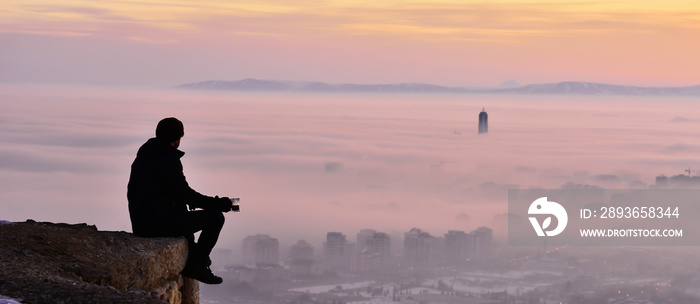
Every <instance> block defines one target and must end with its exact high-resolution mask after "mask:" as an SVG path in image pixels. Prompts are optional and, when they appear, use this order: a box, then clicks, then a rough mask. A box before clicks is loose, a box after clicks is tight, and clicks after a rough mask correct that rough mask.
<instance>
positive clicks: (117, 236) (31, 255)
mask: <svg viewBox="0 0 700 304" xmlns="http://www.w3.org/2000/svg"><path fill="white" fill-rule="evenodd" d="M0 244H2V245H0V295H2V296H6V297H11V298H15V299H18V300H20V301H21V302H22V303H27V304H28V303H164V302H165V303H184V304H192V303H198V302H199V285H198V283H197V281H194V280H191V279H186V278H182V277H181V276H180V271H181V270H182V268H184V266H185V262H186V260H187V241H186V240H185V239H184V238H139V237H135V236H134V235H133V234H130V233H126V232H112V231H98V230H97V228H96V227H95V226H89V225H87V224H76V225H69V224H54V223H38V222H35V221H32V220H28V221H27V222H24V223H11V222H7V221H0Z"/></svg>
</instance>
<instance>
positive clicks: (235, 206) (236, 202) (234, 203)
mask: <svg viewBox="0 0 700 304" xmlns="http://www.w3.org/2000/svg"><path fill="white" fill-rule="evenodd" d="M240 201H241V199H240V198H237V197H236V198H232V199H231V210H233V212H241V205H240Z"/></svg>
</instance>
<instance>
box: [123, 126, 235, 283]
mask: <svg viewBox="0 0 700 304" xmlns="http://www.w3.org/2000/svg"><path fill="white" fill-rule="evenodd" d="M184 135H185V132H184V126H183V125H182V122H181V121H179V120H178V119H177V118H174V117H170V118H165V119H163V120H161V121H160V122H159V123H158V126H157V127H156V137H154V138H151V139H149V140H148V141H147V142H146V143H145V144H143V145H142V146H141V148H140V149H139V151H138V153H137V154H136V159H135V160H134V163H133V164H132V165H131V176H130V178H129V185H128V192H127V198H128V199H129V215H130V217H131V227H132V229H133V230H134V234H135V235H136V236H140V237H176V236H184V237H185V238H186V239H187V242H188V245H189V256H188V258H187V265H186V266H185V269H184V270H182V275H183V276H185V277H189V278H193V279H196V280H198V281H200V282H202V283H206V284H220V283H221V282H222V281H223V280H222V279H221V278H220V277H218V276H216V275H214V274H213V273H212V272H211V269H210V268H209V266H211V259H210V258H209V254H210V253H211V250H212V249H213V248H214V245H215V244H216V241H217V240H218V238H219V233H220V232H221V228H222V227H223V226H224V215H223V212H229V211H231V209H232V208H233V204H232V202H231V200H230V199H229V198H227V197H222V198H219V197H218V196H216V197H211V196H206V195H202V194H200V193H199V192H197V191H195V190H193V189H192V188H190V186H189V184H187V181H186V180H185V175H184V174H183V172H182V163H181V162H180V158H181V157H182V156H183V155H184V154H185V153H184V152H182V151H180V150H178V149H177V148H178V147H179V146H180V139H181V138H182V137H183V136H184ZM188 206H189V209H190V210H188V208H187V207H188ZM197 208H200V209H203V210H196V211H195V209H197ZM197 231H202V233H201V234H200V236H199V239H198V240H197V242H196V243H195V241H194V233H195V232H197Z"/></svg>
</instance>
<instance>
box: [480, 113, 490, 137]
mask: <svg viewBox="0 0 700 304" xmlns="http://www.w3.org/2000/svg"><path fill="white" fill-rule="evenodd" d="M482 133H484V134H485V133H489V115H488V114H486V111H485V110H484V108H482V109H481V113H479V134H482Z"/></svg>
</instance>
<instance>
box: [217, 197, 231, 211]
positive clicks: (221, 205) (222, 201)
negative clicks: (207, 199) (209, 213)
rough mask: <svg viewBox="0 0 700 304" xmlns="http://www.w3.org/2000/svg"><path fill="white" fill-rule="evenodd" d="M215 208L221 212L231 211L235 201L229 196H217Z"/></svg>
mask: <svg viewBox="0 0 700 304" xmlns="http://www.w3.org/2000/svg"><path fill="white" fill-rule="evenodd" d="M215 198H216V200H215V201H214V208H216V210H219V211H221V212H229V211H231V209H232V208H233V202H231V199H230V198H228V197H218V196H217V197H215Z"/></svg>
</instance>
